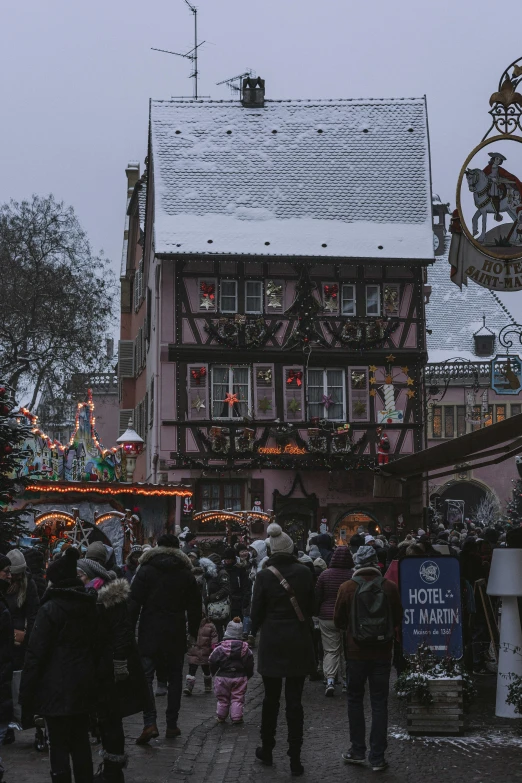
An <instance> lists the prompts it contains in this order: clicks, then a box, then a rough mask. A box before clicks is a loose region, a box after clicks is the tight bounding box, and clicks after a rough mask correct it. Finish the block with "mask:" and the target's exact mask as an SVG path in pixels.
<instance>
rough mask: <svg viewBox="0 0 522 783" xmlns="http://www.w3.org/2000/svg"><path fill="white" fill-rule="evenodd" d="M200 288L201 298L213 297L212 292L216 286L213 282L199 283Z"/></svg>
mask: <svg viewBox="0 0 522 783" xmlns="http://www.w3.org/2000/svg"><path fill="white" fill-rule="evenodd" d="M200 290H201V293H202V295H203V299H207V297H208V299H210V300H212V299H214V292H215V290H216V286H215V285H214V284H213V283H205V282H203V283H201V285H200Z"/></svg>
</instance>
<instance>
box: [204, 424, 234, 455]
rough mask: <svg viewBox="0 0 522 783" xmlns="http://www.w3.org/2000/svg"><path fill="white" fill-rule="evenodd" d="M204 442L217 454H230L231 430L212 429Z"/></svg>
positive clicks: (225, 428)
mask: <svg viewBox="0 0 522 783" xmlns="http://www.w3.org/2000/svg"><path fill="white" fill-rule="evenodd" d="M204 440H205V441H206V442H207V443H208V444H209V445H210V448H211V450H212V451H213V452H214V453H216V454H228V452H229V451H230V429H229V428H228V427H211V428H210V430H209V437H208V439H207V438H206V437H204Z"/></svg>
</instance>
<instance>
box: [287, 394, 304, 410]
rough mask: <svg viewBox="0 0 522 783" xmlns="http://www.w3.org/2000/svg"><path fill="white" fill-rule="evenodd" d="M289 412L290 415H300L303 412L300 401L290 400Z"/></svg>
mask: <svg viewBox="0 0 522 783" xmlns="http://www.w3.org/2000/svg"><path fill="white" fill-rule="evenodd" d="M288 410H289V411H290V413H299V411H300V410H301V406H300V405H299V400H296V399H295V397H294V398H293V399H291V400H290V402H289V403H288Z"/></svg>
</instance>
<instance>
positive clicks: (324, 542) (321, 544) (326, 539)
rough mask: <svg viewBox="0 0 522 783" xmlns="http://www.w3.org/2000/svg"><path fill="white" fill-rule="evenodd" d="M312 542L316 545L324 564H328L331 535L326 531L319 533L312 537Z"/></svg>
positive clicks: (330, 554) (330, 557)
mask: <svg viewBox="0 0 522 783" xmlns="http://www.w3.org/2000/svg"><path fill="white" fill-rule="evenodd" d="M313 542H314V544H315V545H316V546H317V547H318V549H319V552H320V553H321V557H322V558H323V560H324V562H325V563H326V565H330V560H331V559H332V554H333V551H332V550H333V541H332V538H331V536H329V535H328V533H321V535H319V536H316V538H315V539H313Z"/></svg>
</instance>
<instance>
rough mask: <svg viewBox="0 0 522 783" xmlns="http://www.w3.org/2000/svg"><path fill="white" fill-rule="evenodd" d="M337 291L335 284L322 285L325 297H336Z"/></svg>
mask: <svg viewBox="0 0 522 783" xmlns="http://www.w3.org/2000/svg"><path fill="white" fill-rule="evenodd" d="M338 291H339V286H337V285H325V287H324V295H325V297H326V298H327V299H337V292H338Z"/></svg>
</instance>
